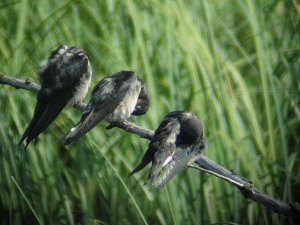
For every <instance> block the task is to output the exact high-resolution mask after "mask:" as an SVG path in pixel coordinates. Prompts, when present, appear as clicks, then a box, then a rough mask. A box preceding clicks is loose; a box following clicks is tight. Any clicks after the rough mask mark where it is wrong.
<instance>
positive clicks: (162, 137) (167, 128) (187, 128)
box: [129, 111, 206, 190]
mask: <svg viewBox="0 0 300 225" xmlns="http://www.w3.org/2000/svg"><path fill="white" fill-rule="evenodd" d="M205 146H206V141H205V139H204V138H203V128H202V125H201V122H200V121H199V119H198V118H197V117H196V116H195V115H193V114H192V113H190V112H186V111H174V112H171V113H169V114H168V115H167V116H166V117H165V118H164V120H163V121H162V122H161V123H160V125H159V127H158V128H157V129H156V130H155V132H154V136H153V138H152V140H151V142H150V144H149V146H148V149H147V151H146V153H145V154H144V156H143V157H142V159H141V161H140V162H139V164H138V165H137V166H136V167H135V169H134V170H133V171H132V172H131V173H130V174H129V176H131V175H132V174H134V173H136V172H138V171H140V170H141V169H143V168H144V167H145V166H146V165H147V164H149V163H150V162H152V167H151V170H150V173H149V175H148V177H147V180H148V181H149V183H150V190H155V189H157V188H160V187H162V186H163V185H164V184H165V183H166V182H168V181H169V180H170V179H171V178H172V177H173V176H175V175H176V174H177V173H178V172H179V171H181V170H182V169H184V168H185V167H187V166H188V165H189V164H190V163H193V162H194V161H195V160H197V159H198V158H199V156H200V154H201V153H202V151H203V149H204V148H205Z"/></svg>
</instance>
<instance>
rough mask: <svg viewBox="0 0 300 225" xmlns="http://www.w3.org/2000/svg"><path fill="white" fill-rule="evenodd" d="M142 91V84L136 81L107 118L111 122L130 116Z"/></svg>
mask: <svg viewBox="0 0 300 225" xmlns="http://www.w3.org/2000/svg"><path fill="white" fill-rule="evenodd" d="M140 91H141V85H140V84H139V83H138V82H136V83H135V85H131V86H130V88H129V90H128V91H127V92H126V93H125V95H124V96H123V98H122V100H121V101H120V103H119V105H118V106H117V107H116V108H115V109H114V111H113V112H112V113H111V114H109V115H108V116H107V117H106V118H105V120H106V121H107V122H109V123H110V122H115V121H122V120H126V119H127V118H129V117H130V115H131V113H132V112H133V110H134V107H135V105H136V103H137V99H138V96H139V93H140Z"/></svg>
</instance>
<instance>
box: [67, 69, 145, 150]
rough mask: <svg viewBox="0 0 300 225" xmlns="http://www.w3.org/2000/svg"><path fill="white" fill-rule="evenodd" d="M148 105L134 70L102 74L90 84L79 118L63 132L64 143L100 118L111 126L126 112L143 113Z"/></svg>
mask: <svg viewBox="0 0 300 225" xmlns="http://www.w3.org/2000/svg"><path fill="white" fill-rule="evenodd" d="M149 104H150V101H149V96H148V91H147V88H146V86H145V84H144V82H143V80H142V79H140V78H139V77H138V75H137V74H136V73H135V72H134V71H127V70H123V71H119V72H117V73H115V74H113V75H110V76H106V77H104V78H103V79H102V80H100V82H99V83H98V84H97V85H96V86H95V87H94V89H93V91H92V94H91V98H90V101H89V103H88V104H87V106H86V108H85V109H84V111H83V114H82V117H81V119H80V121H79V122H78V123H77V124H76V125H75V126H74V127H73V128H72V129H71V130H70V131H69V132H68V133H67V134H66V135H65V137H64V144H65V145H68V144H71V143H72V142H74V141H75V140H77V139H78V138H80V137H81V136H83V135H84V134H86V133H87V132H89V131H90V130H91V129H93V128H94V127H95V126H96V125H97V124H98V123H100V122H101V121H106V122H108V123H110V126H109V127H108V128H111V127H112V126H111V125H112V124H113V123H115V122H120V121H124V120H126V119H128V118H129V117H130V115H135V116H139V115H144V114H145V113H146V112H147V111H148V109H149Z"/></svg>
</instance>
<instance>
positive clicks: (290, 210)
mask: <svg viewBox="0 0 300 225" xmlns="http://www.w3.org/2000/svg"><path fill="white" fill-rule="evenodd" d="M0 84H6V85H9V86H12V87H15V88H17V89H25V90H30V91H34V92H38V91H39V90H40V86H39V85H38V84H36V83H34V82H31V81H22V80H19V79H15V78H11V77H9V76H7V75H3V74H0ZM74 107H75V108H76V109H78V110H80V111H83V110H84V107H85V104H83V103H79V104H76V105H74ZM113 127H118V128H120V129H123V130H125V131H126V132H130V133H133V134H136V135H138V136H139V137H141V138H146V139H149V140H151V138H152V136H153V134H154V132H153V131H151V130H148V129H144V128H141V127H139V126H137V125H135V124H133V123H130V122H128V121H123V122H117V123H113V124H111V125H110V126H109V127H107V129H111V128H113ZM195 164H196V165H197V166H194V165H189V167H191V168H196V169H198V170H201V171H204V172H206V173H209V174H212V175H214V176H216V177H219V178H221V179H223V180H225V181H226V182H228V183H230V184H231V185H233V186H234V187H236V188H237V189H239V191H240V192H241V193H242V195H243V196H244V197H245V198H248V199H252V200H253V201H256V202H258V203H259V204H262V205H264V206H265V207H267V208H268V209H271V210H273V211H274V212H276V213H281V214H283V215H285V216H287V217H293V218H295V219H297V220H299V219H300V209H299V205H296V204H294V205H291V204H287V203H285V202H282V201H280V200H277V199H274V198H271V197H270V196H268V195H266V194H264V193H262V192H260V191H258V190H257V189H256V188H255V187H254V186H253V185H252V182H251V181H249V180H247V179H245V178H243V177H240V176H238V175H237V174H236V173H234V172H233V171H229V170H227V169H225V168H223V167H221V166H220V165H218V164H216V163H214V162H213V161H211V160H209V159H208V158H206V157H205V156H203V155H202V156H201V157H200V159H198V160H197V161H196V162H195Z"/></svg>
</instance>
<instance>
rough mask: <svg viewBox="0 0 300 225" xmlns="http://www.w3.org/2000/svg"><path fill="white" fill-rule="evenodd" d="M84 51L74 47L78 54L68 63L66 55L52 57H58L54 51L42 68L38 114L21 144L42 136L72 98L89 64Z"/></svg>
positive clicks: (36, 113) (36, 110)
mask: <svg viewBox="0 0 300 225" xmlns="http://www.w3.org/2000/svg"><path fill="white" fill-rule="evenodd" d="M75 50H76V51H75ZM56 51H58V49H57V50H56ZM58 52H59V51H58ZM71 53H72V52H71ZM80 53H81V51H79V50H77V48H76V49H74V52H73V54H75V55H73V57H72V59H70V61H68V63H67V62H66V61H65V60H64V59H63V58H62V57H63V56H61V57H60V56H57V57H56V58H55V60H54V59H52V58H51V57H54V56H53V53H52V54H51V56H50V57H49V59H48V61H47V62H46V63H45V65H44V67H43V69H42V70H40V78H41V82H42V85H41V90H40V92H39V93H38V96H37V104H36V107H35V111H34V115H33V118H32V120H31V122H30V123H29V125H28V127H27V128H26V130H25V132H24V135H23V136H22V138H21V141H20V142H19V144H21V143H22V142H23V141H24V140H25V139H26V147H27V146H28V144H29V143H30V141H31V140H33V139H35V138H36V137H38V136H39V134H40V133H42V132H43V131H44V130H45V129H46V128H47V127H48V126H49V125H50V124H51V122H52V121H53V120H54V119H55V118H56V117H57V116H58V114H59V113H60V112H61V111H62V109H63V108H64V107H65V105H66V104H67V103H68V101H69V100H70V99H71V98H72V96H73V92H74V91H75V89H76V84H77V83H78V82H80V78H81V77H82V76H83V74H84V73H86V71H87V66H88V59H87V58H86V57H84V55H79V54H80Z"/></svg>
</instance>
